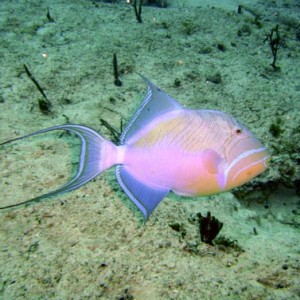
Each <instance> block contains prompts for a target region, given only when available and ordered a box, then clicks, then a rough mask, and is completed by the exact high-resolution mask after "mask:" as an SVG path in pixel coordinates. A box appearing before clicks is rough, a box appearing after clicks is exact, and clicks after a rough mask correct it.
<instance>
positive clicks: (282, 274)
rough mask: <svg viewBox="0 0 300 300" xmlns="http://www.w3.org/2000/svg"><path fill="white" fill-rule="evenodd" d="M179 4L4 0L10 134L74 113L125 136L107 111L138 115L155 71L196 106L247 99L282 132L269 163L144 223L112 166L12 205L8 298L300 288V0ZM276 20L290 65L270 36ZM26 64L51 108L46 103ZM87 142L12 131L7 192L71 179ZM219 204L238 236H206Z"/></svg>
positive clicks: (271, 135)
mask: <svg viewBox="0 0 300 300" xmlns="http://www.w3.org/2000/svg"><path fill="white" fill-rule="evenodd" d="M297 3H298V4H297ZM171 4H172V5H171V6H170V7H168V8H155V7H144V8H143V12H142V18H143V21H144V22H143V23H142V24H139V23H137V21H136V20H135V17H134V14H133V9H132V7H131V6H130V5H128V4H125V3H121V4H104V3H101V2H96V1H83V0H73V1H68V0H58V1H40V0H27V1H25V0H20V1H16V0H15V1H14V0H9V1H6V0H1V2H0V44H1V47H0V59H1V60H0V92H1V93H0V142H4V141H6V140H8V139H10V138H14V137H18V136H21V135H24V134H27V133H30V132H32V131H35V130H38V129H41V128H46V127H49V126H52V125H59V124H64V123H66V122H72V123H79V124H84V125H87V126H90V127H92V128H94V129H96V130H99V131H100V132H101V133H102V134H103V135H104V136H105V137H107V138H111V136H110V132H109V131H108V130H107V129H106V128H105V127H103V126H102V125H101V122H100V119H101V118H102V119H104V120H106V121H108V122H109V123H110V125H111V126H113V127H114V128H116V129H117V130H119V129H120V122H121V119H122V120H123V122H124V123H126V122H128V121H129V120H130V117H131V116H132V114H133V113H134V111H135V109H136V108H137V107H138V105H139V103H140V102H141V101H142V99H143V96H144V94H145V91H146V86H145V84H144V82H143V81H142V80H141V79H140V78H139V76H138V75H137V73H141V74H143V75H145V76H147V77H148V78H149V79H150V80H151V81H153V82H154V83H155V84H157V85H158V86H160V87H161V88H162V89H163V90H165V91H166V92H168V93H169V94H170V95H172V96H173V97H174V98H175V99H177V100H178V101H179V102H180V103H181V104H182V105H184V106H185V107H190V108H195V109H201V108H206V109H219V110H223V111H226V112H228V113H230V114H232V115H234V116H235V117H236V118H237V119H238V120H240V121H241V122H243V123H244V124H245V125H246V126H247V127H248V128H249V129H250V130H251V131H253V132H254V134H255V135H256V136H257V137H258V138H259V139H260V140H261V141H262V142H263V144H265V145H266V146H267V147H268V149H269V151H270V153H271V155H272V159H271V162H270V168H269V169H268V171H266V172H265V173H264V174H262V175H261V176H259V177H258V178H257V179H255V180H254V181H252V182H251V183H249V184H247V185H246V188H245V189H244V190H242V192H240V193H238V192H234V193H232V192H226V193H223V194H219V195H215V196H211V197H203V198H200V197H199V198H182V197H179V196H176V195H175V194H173V193H170V194H169V195H168V197H167V198H166V199H165V200H164V201H163V202H162V203H161V204H160V205H159V206H158V208H157V209H156V210H155V211H154V213H153V214H152V215H151V217H150V219H149V221H148V222H147V223H146V224H145V225H142V224H141V221H140V220H141V218H140V216H139V214H138V213H137V212H135V211H133V210H132V209H130V208H129V206H128V200H127V197H126V195H125V194H124V193H123V192H122V191H121V188H120V187H119V186H118V184H117V183H116V180H115V177H114V172H113V170H109V171H107V172H105V173H104V174H103V175H101V176H99V177H97V178H96V179H95V180H93V181H92V182H90V183H89V184H87V185H85V186H84V187H82V188H81V189H79V190H76V191H73V192H71V193H69V194H66V195H64V196H59V197H56V198H52V199H49V200H47V201H44V202H41V203H38V204H34V205H31V206H28V207H19V208H16V209H12V210H8V211H2V212H1V213H0V299H100V298H101V299H300V246H299V242H300V198H299V187H298V195H297V192H296V189H297V185H299V179H300V175H299V161H300V160H299V149H300V148H299V137H300V132H299V131H300V130H299V124H300V122H299V120H300V116H299V114H300V113H299V108H300V71H299V69H300V57H299V53H300V51H299V49H300V40H299V39H300V27H299V15H300V7H299V2H298V1H296V0H295V1H292V0H291V1H257V2H253V1H249V2H248V4H247V3H246V2H244V3H242V2H241V3H240V4H244V5H245V7H246V8H247V9H242V14H238V13H237V2H236V1H233V2H223V7H221V6H219V5H218V2H217V1H215V2H214V3H213V4H214V6H212V5H208V4H209V1H208V3H206V2H201V1H198V3H197V2H196V1H194V2H193V1H188V2H184V1H182V2H180V1H173V2H171ZM48 9H49V13H50V15H51V17H52V18H53V19H54V22H50V21H49V19H48V18H47V10H48ZM255 15H257V16H258V18H257V19H256V20H255ZM277 24H278V25H279V32H280V36H281V45H280V49H279V50H278V62H277V64H278V66H280V70H277V71H276V72H275V71H274V70H272V68H271V67H270V63H271V61H272V55H271V52H270V48H269V46H268V43H263V41H264V39H265V36H266V35H267V34H270V32H271V29H272V28H274V27H275V26H276V25H277ZM218 44H219V46H218ZM113 53H116V54H117V56H118V62H119V69H120V73H121V76H120V78H121V80H122V82H123V85H122V87H117V86H115V85H114V84H113V72H112V56H113ZM24 64H26V65H27V66H28V68H29V69H30V71H31V72H32V74H33V75H34V77H35V78H36V79H37V80H38V82H39V83H40V85H41V86H42V87H43V89H44V91H45V93H46V94H47V97H48V99H49V100H50V101H51V103H52V114H50V115H45V114H42V113H41V111H40V110H39V107H38V104H37V103H38V99H40V98H41V94H40V93H39V91H38V90H37V89H36V87H35V86H34V84H33V82H32V81H31V80H30V79H29V78H28V76H27V75H26V73H25V70H24V66H23V65H24ZM217 73H220V75H221V82H219V83H214V82H213V81H214V80H213V78H212V77H214V76H215V75H216V74H217ZM175 81H176V82H177V83H178V84H177V85H176V84H175ZM272 124H273V125H272ZM78 146H79V142H78V140H77V139H75V138H72V137H70V136H68V135H64V136H61V135H60V132H54V133H51V134H50V133H49V134H47V135H43V136H39V137H36V138H35V139H29V140H23V141H20V142H18V143H14V144H13V145H6V146H3V147H1V149H0V174H1V177H0V178H1V179H0V201H1V206H3V205H8V204H11V203H15V202H21V201H25V200H27V199H30V198H32V197H34V196H37V195H40V194H42V193H45V192H46V191H49V190H52V189H54V188H56V187H58V186H59V185H61V184H63V183H65V182H66V180H67V179H68V178H70V174H71V172H72V170H73V169H74V167H76V157H77V156H78ZM297 164H298V165H297ZM73 171H74V170H73ZM246 191H247V192H246ZM207 211H211V213H212V214H213V215H214V216H215V217H216V218H218V219H219V220H220V221H222V222H223V223H224V226H223V229H222V230H221V232H220V236H223V237H225V238H226V239H229V240H231V241H234V245H235V247H229V246H227V247H224V246H222V245H220V244H217V243H216V244H215V246H210V245H207V244H204V243H202V242H201V241H200V236H199V230H198V224H197V222H196V221H195V215H196V213H198V212H201V213H202V214H204V215H205V214H206V212H207ZM175 229H177V230H175Z"/></svg>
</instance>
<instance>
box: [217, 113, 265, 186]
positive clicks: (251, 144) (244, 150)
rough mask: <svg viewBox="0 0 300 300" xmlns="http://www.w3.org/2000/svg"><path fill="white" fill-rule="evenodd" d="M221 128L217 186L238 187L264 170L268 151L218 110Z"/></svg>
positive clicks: (248, 131) (231, 118) (229, 117)
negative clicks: (221, 161) (221, 160)
mask: <svg viewBox="0 0 300 300" xmlns="http://www.w3.org/2000/svg"><path fill="white" fill-rule="evenodd" d="M221 114H222V115H221V116H220V117H221V120H220V123H221V124H222V125H221V126H220V130H222V133H223V136H225V139H224V143H223V145H222V152H223V153H222V157H223V166H222V172H220V173H219V175H218V182H219V186H220V187H221V189H222V190H229V189H232V188H234V187H237V186H240V185H242V184H244V183H246V182H248V181H249V180H251V179H252V178H254V177H256V176H257V175H259V174H261V173H262V172H264V171H265V170H266V169H267V166H268V161H269V157H270V155H269V153H268V151H267V149H266V147H264V146H263V145H262V143H261V142H260V141H259V140H258V139H257V138H256V137H255V136H254V134H253V133H252V132H251V131H250V130H248V129H247V128H246V127H245V126H244V125H242V124H241V123H239V122H238V121H237V120H236V119H234V118H233V117H231V116H229V115H227V114H225V113H221Z"/></svg>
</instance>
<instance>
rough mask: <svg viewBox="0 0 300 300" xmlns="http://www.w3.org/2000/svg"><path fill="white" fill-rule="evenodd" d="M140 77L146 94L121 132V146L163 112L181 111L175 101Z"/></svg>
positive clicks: (180, 107)
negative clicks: (145, 88) (145, 87)
mask: <svg viewBox="0 0 300 300" xmlns="http://www.w3.org/2000/svg"><path fill="white" fill-rule="evenodd" d="M140 76H141V77H142V78H143V79H144V81H145V82H146V84H147V86H148V90H147V94H146V96H145V98H144V100H143V102H142V104H141V105H140V107H139V108H138V110H137V111H136V112H135V114H134V115H133V117H132V119H131V120H130V122H129V124H128V125H127V127H126V128H125V130H124V131H123V132H122V134H121V137H120V143H121V144H125V143H126V141H128V140H129V139H130V138H132V137H133V136H134V134H135V133H136V132H137V131H139V130H140V129H141V128H142V127H144V126H145V125H146V124H149V123H150V122H151V121H152V120H154V119H155V118H156V117H158V116H159V115H161V114H163V113H164V112H167V111H170V110H177V109H182V106H181V105H180V104H179V103H178V102H177V101H176V100H175V99H173V98H172V97H171V96H169V95H168V94H166V93H165V92H164V91H162V90H161V89H159V88H158V87H157V86H156V85H155V84H153V83H152V82H150V81H149V80H148V79H147V78H146V77H144V76H142V75H140Z"/></svg>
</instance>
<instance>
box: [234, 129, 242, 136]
mask: <svg viewBox="0 0 300 300" xmlns="http://www.w3.org/2000/svg"><path fill="white" fill-rule="evenodd" d="M242 132H243V131H242V129H241V128H236V129H235V134H236V135H240V134H241V133H242Z"/></svg>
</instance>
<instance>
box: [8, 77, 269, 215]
mask: <svg viewBox="0 0 300 300" xmlns="http://www.w3.org/2000/svg"><path fill="white" fill-rule="evenodd" d="M143 78H144V77H143ZM144 80H145V81H146V83H147V85H148V92H147V95H146V97H145V99H144V101H143V102H142V104H141V106H140V108H139V109H138V110H137V112H136V113H135V114H134V116H133V118H132V120H131V121H130V122H129V125H128V126H127V127H126V129H125V130H124V132H123V133H122V134H121V137H120V145H118V146H116V145H114V144H113V143H111V142H110V141H108V140H106V139H104V138H103V137H102V136H101V135H99V134H98V133H97V132H96V131H94V130H93V129H91V128H88V127H86V126H81V125H75V124H67V125H61V126H54V127H50V128H47V129H43V130H40V131H37V132H34V133H32V134H30V135H27V136H24V137H28V136H31V135H35V134H40V133H44V132H48V131H51V130H68V131H71V132H74V133H75V134H77V135H78V136H79V137H80V139H81V141H82V146H81V155H80V161H79V169H78V172H77V174H76V176H75V177H74V178H73V179H72V180H70V181H69V182H67V183H66V184H65V185H63V186H62V187H60V188H59V189H57V190H55V191H53V192H50V193H47V194H45V195H42V196H39V197H37V198H34V199H31V200H27V201H25V202H22V203H19V204H15V205H10V206H8V207H13V206H17V205H21V204H24V203H28V202H36V201H39V200H40V199H43V198H46V197H49V196H54V195H58V194H61V193H65V192H68V191H71V190H74V189H76V188H78V187H80V186H82V185H83V184H85V183H87V182H88V181H90V180H91V179H93V178H94V177H95V176H97V175H98V174H100V173H102V172H103V171H104V170H106V169H108V168H110V167H112V166H114V165H116V166H117V167H116V177H117V180H118V182H119V184H120V186H121V187H122V188H123V190H124V192H125V193H126V194H127V195H128V197H129V198H130V199H131V200H132V201H133V203H134V204H135V205H136V206H137V207H138V209H139V210H140V211H141V212H142V213H143V215H144V217H145V219H147V218H148V217H149V215H150V214H151V213H152V211H153V210H154V209H155V208H156V206H157V205H158V204H159V202H160V201H161V200H163V198H164V197H165V196H166V195H167V194H168V193H169V192H170V191H173V192H175V193H177V194H179V195H183V196H184V195H185V196H204V195H211V194H216V193H220V192H223V191H226V190H229V189H232V188H234V187H237V186H240V185H242V184H244V183H245V182H247V181H249V180H250V179H252V178H253V177H255V176H257V175H258V174H260V173H262V172H263V171H264V170H265V169H266V168H267V160H268V158H269V154H268V152H267V150H266V148H265V147H264V146H263V145H262V144H261V143H260V142H259V141H258V140H257V139H256V138H255V137H254V136H253V134H252V133H251V132H250V131H249V130H248V129H247V128H245V127H244V126H242V125H241V124H239V123H238V122H237V121H236V120H235V119H234V118H233V117H231V116H229V115H227V114H226V113H224V112H221V111H214V110H189V109H184V108H183V107H182V106H181V105H180V104H179V103H178V102H176V101H175V100H174V99H173V98H171V97H170V96H168V95H167V94H166V93H164V92H163V91H161V90H160V89H159V88H157V87H156V86H155V85H154V84H152V83H151V82H150V81H148V80H147V79H146V78H144ZM24 137H20V138H17V139H13V140H10V141H8V142H11V141H15V140H19V139H22V138H24ZM8 142H5V143H8ZM5 143H3V144H5ZM3 208H7V207H3Z"/></svg>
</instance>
